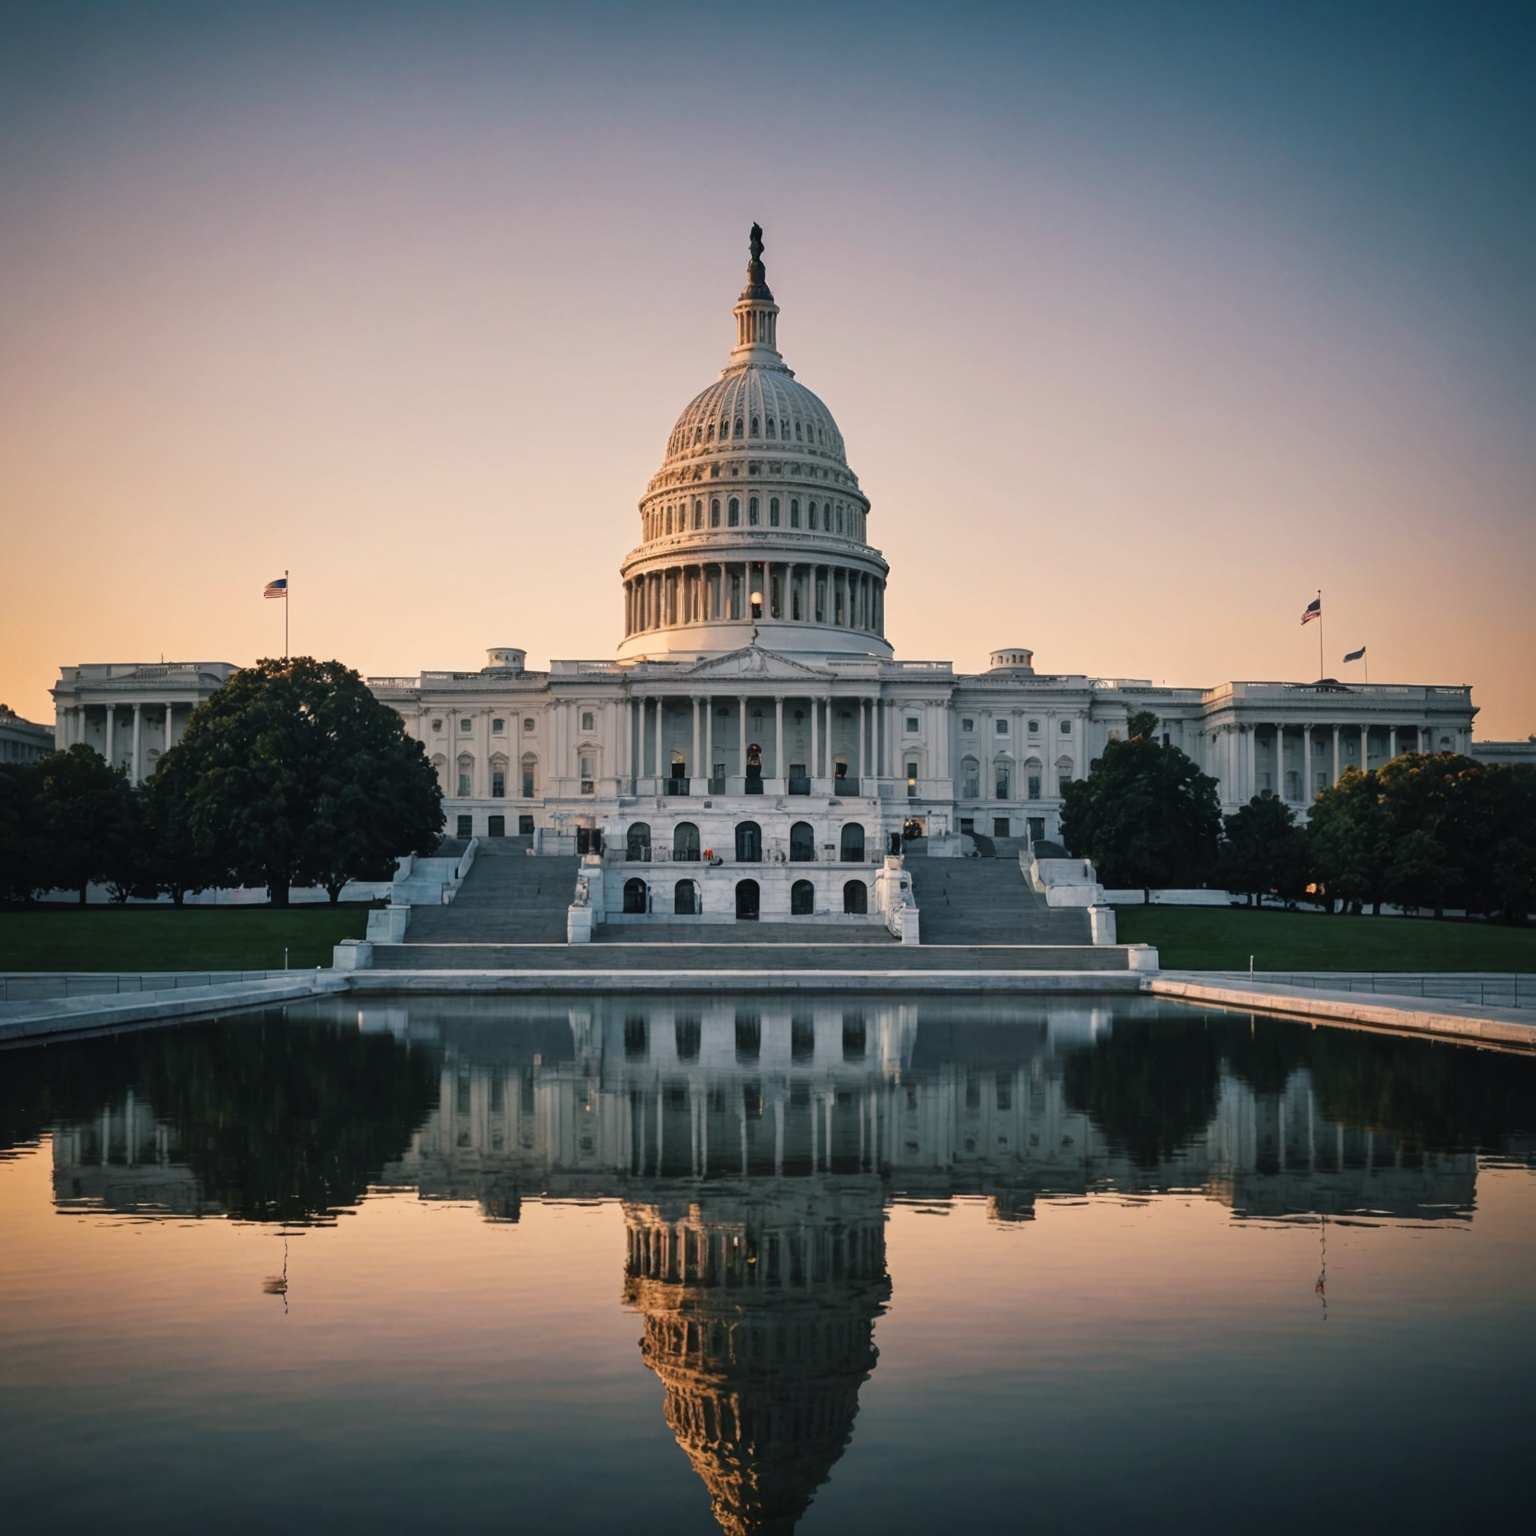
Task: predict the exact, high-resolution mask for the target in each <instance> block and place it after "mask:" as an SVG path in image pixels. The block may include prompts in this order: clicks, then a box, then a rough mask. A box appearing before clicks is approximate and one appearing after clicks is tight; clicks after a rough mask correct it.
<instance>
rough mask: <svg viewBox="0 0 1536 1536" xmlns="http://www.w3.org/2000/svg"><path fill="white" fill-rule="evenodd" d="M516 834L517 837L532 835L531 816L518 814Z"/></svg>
mask: <svg viewBox="0 0 1536 1536" xmlns="http://www.w3.org/2000/svg"><path fill="white" fill-rule="evenodd" d="M517 835H518V836H519V837H532V836H533V817H532V816H519V817H518V818H517Z"/></svg>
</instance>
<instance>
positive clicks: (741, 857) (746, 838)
mask: <svg viewBox="0 0 1536 1536" xmlns="http://www.w3.org/2000/svg"><path fill="white" fill-rule="evenodd" d="M736 862H737V863H738V864H761V863H762V862H763V829H762V828H761V827H760V826H758V824H757V823H756V822H755V821H738V822H737V823H736ZM747 883H748V884H749V885H751V886H752V889H753V890H754V891H755V890H756V889H757V886H756V884H755V883H753V882H751V881H748V882H747ZM752 915H753V916H754V917H756V916H757V913H756V912H754V913H753V914H752Z"/></svg>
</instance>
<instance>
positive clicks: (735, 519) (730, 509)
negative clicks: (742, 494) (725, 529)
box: [725, 496, 741, 528]
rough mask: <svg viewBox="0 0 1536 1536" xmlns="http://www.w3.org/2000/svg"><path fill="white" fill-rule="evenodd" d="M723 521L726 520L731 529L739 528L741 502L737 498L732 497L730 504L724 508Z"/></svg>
mask: <svg viewBox="0 0 1536 1536" xmlns="http://www.w3.org/2000/svg"><path fill="white" fill-rule="evenodd" d="M725 520H726V522H727V523H728V524H729V525H730V526H731V527H732V528H736V527H739V526H740V524H741V500H740V498H739V497H736V496H732V497H731V499H730V502H729V503H728V504H727V506H726V516H725Z"/></svg>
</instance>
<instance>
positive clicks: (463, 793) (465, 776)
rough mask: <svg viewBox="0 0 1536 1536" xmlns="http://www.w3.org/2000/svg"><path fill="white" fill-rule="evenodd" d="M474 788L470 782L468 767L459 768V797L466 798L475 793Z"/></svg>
mask: <svg viewBox="0 0 1536 1536" xmlns="http://www.w3.org/2000/svg"><path fill="white" fill-rule="evenodd" d="M474 792H475V791H474V788H473V786H472V785H471V783H470V771H469V769H468V768H460V769H459V798H460V799H461V800H463V799H466V798H467V797H468V796H470V795H472V794H474Z"/></svg>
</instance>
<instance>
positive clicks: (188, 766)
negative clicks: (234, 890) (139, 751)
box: [144, 746, 222, 907]
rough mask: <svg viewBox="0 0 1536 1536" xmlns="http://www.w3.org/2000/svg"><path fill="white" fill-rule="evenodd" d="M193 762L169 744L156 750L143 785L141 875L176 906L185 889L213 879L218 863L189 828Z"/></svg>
mask: <svg viewBox="0 0 1536 1536" xmlns="http://www.w3.org/2000/svg"><path fill="white" fill-rule="evenodd" d="M193 766H194V764H193V759H192V758H191V757H189V756H187V755H186V754H184V753H183V752H182V751H181V748H180V747H179V746H177V747H172V748H171V749H170V750H169V751H167V752H165V753H164V754H163V755H162V756H161V758H160V762H159V764H158V765H157V766H156V768H155V772H154V774H153V776H152V777H151V778H150V780H149V782H148V783H147V784H146V785H145V786H144V823H145V831H146V844H147V869H146V872H145V873H146V880H147V883H148V884H149V885H150V886H151V887H152V889H153V890H154V891H155V892H157V893H163V894H166V895H168V896H169V897H170V898H171V901H172V903H173V904H174V905H175V906H178V907H179V906H181V905H183V903H184V901H185V898H186V894H187V892H188V891H205V890H207V889H208V887H209V886H213V885H217V884H218V883H219V878H220V874H221V868H222V866H221V864H220V861H219V859H218V858H217V857H216V856H215V855H214V854H212V853H210V852H208V851H205V850H204V849H203V848H202V847H201V846H200V845H199V844H198V841H197V837H196V835H195V834H194V831H193V827H192V796H191V793H190V786H191V780H192V771H193Z"/></svg>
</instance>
